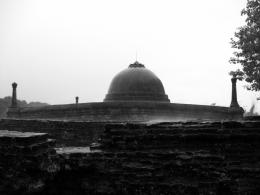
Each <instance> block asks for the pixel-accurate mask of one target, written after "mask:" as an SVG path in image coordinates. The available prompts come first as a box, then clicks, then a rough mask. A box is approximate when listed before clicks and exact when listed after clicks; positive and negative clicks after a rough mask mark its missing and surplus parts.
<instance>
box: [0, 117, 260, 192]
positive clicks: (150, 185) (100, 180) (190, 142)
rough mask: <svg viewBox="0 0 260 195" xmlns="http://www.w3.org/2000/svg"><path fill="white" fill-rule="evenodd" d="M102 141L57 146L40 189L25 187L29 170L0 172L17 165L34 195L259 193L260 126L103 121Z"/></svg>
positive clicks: (243, 123) (253, 124)
mask: <svg viewBox="0 0 260 195" xmlns="http://www.w3.org/2000/svg"><path fill="white" fill-rule="evenodd" d="M101 138H102V139H101V140H100V142H99V145H97V146H95V147H91V148H89V147H81V148H75V147H66V148H57V149H56V151H57V153H55V154H53V155H54V157H55V158H54V157H49V154H47V155H45V158H47V159H49V158H50V159H53V158H54V159H55V160H53V161H52V162H53V164H54V165H55V166H53V167H56V168H55V169H50V170H53V172H52V174H49V172H44V173H45V174H42V175H40V178H41V177H42V179H39V178H38V180H35V181H39V180H40V182H39V184H38V183H37V182H34V183H31V181H34V180H32V179H31V178H34V174H33V173H34V172H32V173H31V169H30V166H22V167H20V166H9V165H8V164H4V165H2V161H3V158H0V165H1V167H0V168H1V169H2V170H4V169H6V167H4V166H7V167H8V168H9V169H11V170H12V171H13V172H18V173H20V171H21V170H20V169H21V168H22V169H23V170H24V171H25V172H26V173H27V174H25V175H23V174H22V175H20V178H23V177H25V176H26V177H25V178H26V179H25V180H23V181H24V183H26V184H28V185H21V186H25V188H24V189H27V190H24V191H23V192H27V193H28V194H31V191H30V190H28V189H34V193H33V194H213V195H214V194H259V193H260V187H259V186H260V163H259V160H260V122H256V121H255V122H252V121H245V122H232V121H230V122H213V123H212V122H211V123H210V122H204V123H198V122H186V123H161V124H153V125H148V124H110V125H106V127H105V131H104V133H103V134H102V136H101ZM0 143H2V140H1V139H0ZM11 143H14V144H13V146H16V145H17V144H18V142H11ZM23 143H28V141H27V142H23ZM4 147H6V145H4ZM8 150H9V149H4V150H3V148H0V153H1V154H5V155H6V154H9V152H8ZM14 151H16V150H14ZM13 154H15V153H13ZM19 154H20V153H19ZM16 155H18V154H17V153H16ZM24 158H25V159H27V157H26V156H23V157H22V158H21V159H24ZM41 161H42V162H44V159H42V160H41ZM35 162H36V164H35V165H39V163H40V162H39V161H35ZM47 162H49V161H47ZM34 167H35V171H36V173H37V171H39V170H41V169H40V167H37V166H34ZM47 167H52V166H47ZM5 173H6V172H4V174H2V175H1V178H0V179H2V178H3V175H4V176H5V177H7V175H5ZM29 173H30V174H29ZM28 175H29V176H28ZM27 176H28V177H29V178H28V177H27ZM1 181H7V180H3V179H2V180H1ZM8 181H9V180H8ZM15 181H16V180H13V182H15ZM11 184H12V185H11ZM37 184H38V185H37ZM9 186H13V183H12V182H10V183H9ZM26 186H27V187H26ZM28 186H31V187H30V188H29V187H28ZM37 186H40V187H38V188H37ZM0 188H1V189H2V186H1V187H0ZM20 190H21V189H20Z"/></svg>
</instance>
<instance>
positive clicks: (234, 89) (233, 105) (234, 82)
mask: <svg viewBox="0 0 260 195" xmlns="http://www.w3.org/2000/svg"><path fill="white" fill-rule="evenodd" d="M231 82H232V97H231V104H230V107H231V108H240V106H239V104H238V102H237V78H236V77H235V76H233V77H232V79H231Z"/></svg>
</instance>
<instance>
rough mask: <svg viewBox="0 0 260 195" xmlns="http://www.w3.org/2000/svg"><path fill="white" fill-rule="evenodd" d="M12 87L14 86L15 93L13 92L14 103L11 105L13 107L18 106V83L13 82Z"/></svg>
mask: <svg viewBox="0 0 260 195" xmlns="http://www.w3.org/2000/svg"><path fill="white" fill-rule="evenodd" d="M12 87H13V94H12V104H11V107H12V108H17V97H16V88H17V83H15V82H14V83H12Z"/></svg>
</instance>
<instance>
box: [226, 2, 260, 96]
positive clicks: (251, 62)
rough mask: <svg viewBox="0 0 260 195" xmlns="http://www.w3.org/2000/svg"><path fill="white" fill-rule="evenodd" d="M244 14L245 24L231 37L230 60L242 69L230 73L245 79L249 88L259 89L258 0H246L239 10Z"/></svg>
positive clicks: (259, 6) (259, 39)
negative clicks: (231, 52)
mask: <svg viewBox="0 0 260 195" xmlns="http://www.w3.org/2000/svg"><path fill="white" fill-rule="evenodd" d="M241 15H242V16H246V21H245V22H246V24H245V25H244V26H242V27H240V28H239V29H238V32H235V36H234V38H232V39H231V45H232V48H235V50H236V51H235V52H234V56H233V57H231V59H230V62H231V63H233V64H240V65H241V66H242V70H240V69H237V70H236V71H231V72H230V74H231V75H233V76H238V77H240V78H243V79H245V81H246V82H248V83H249V85H248V86H247V88H248V89H249V90H254V91H259V90H260V0H248V1H247V5H246V8H245V9H243V10H242V11H241Z"/></svg>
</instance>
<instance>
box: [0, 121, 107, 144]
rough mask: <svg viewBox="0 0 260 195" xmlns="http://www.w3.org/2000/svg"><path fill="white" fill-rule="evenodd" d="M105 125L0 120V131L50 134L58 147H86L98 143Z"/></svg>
mask: <svg viewBox="0 0 260 195" xmlns="http://www.w3.org/2000/svg"><path fill="white" fill-rule="evenodd" d="M104 126H105V124H104V123H95V122H71V121H50V120H12V119H0V129H8V130H12V131H20V132H41V133H48V135H49V138H51V139H55V140H56V144H57V146H61V147H62V146H86V145H90V144H91V143H93V142H97V140H98V138H99V137H100V134H101V133H102V132H103V131H104Z"/></svg>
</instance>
